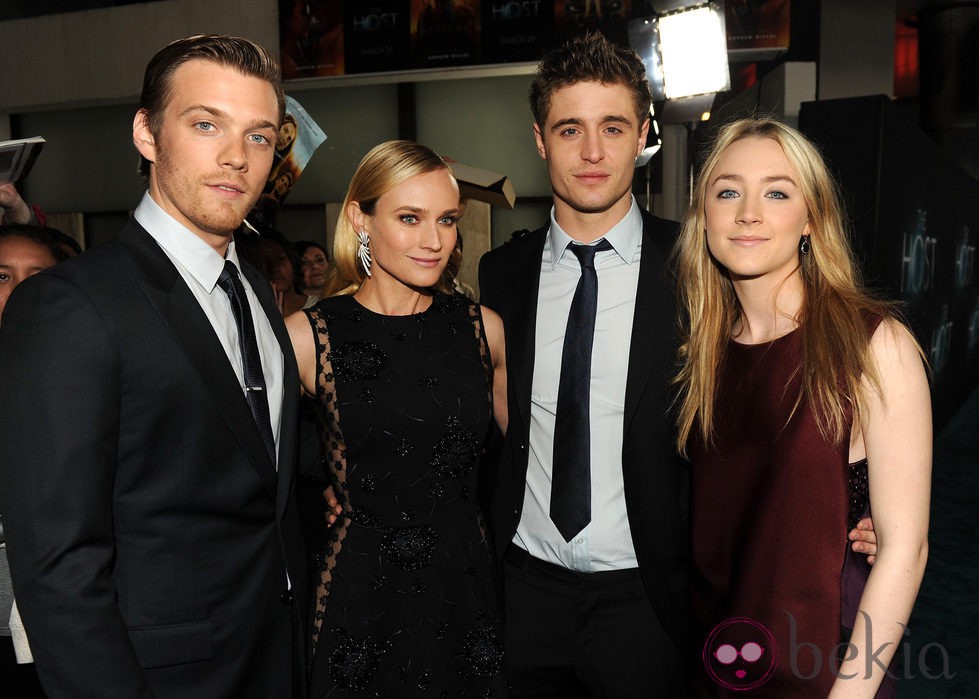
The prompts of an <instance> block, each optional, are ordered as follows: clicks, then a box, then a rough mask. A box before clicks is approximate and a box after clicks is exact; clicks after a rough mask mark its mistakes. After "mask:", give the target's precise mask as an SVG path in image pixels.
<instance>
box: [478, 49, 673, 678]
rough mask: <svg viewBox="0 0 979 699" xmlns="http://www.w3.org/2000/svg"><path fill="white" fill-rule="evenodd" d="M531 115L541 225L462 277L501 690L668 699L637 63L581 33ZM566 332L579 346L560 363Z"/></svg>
mask: <svg viewBox="0 0 979 699" xmlns="http://www.w3.org/2000/svg"><path fill="white" fill-rule="evenodd" d="M530 97H531V106H532V109H533V111H534V119H535V124H534V132H535V136H536V141H537V149H538V152H539V154H540V156H541V157H542V158H543V159H544V160H545V161H546V162H547V167H548V172H549V176H550V180H551V186H552V189H553V194H554V207H553V209H552V213H551V220H550V223H549V225H547V226H545V227H543V228H541V229H539V230H537V231H534V232H532V233H530V234H529V235H526V236H524V237H522V238H518V239H515V240H513V241H511V242H510V243H508V244H506V245H503V246H502V247H500V248H498V249H496V250H493V251H491V252H489V253H487V254H486V255H484V256H483V259H482V261H481V263H480V270H479V280H480V288H481V302H482V303H484V304H485V305H486V306H488V307H489V308H492V309H493V310H495V311H497V312H498V313H499V314H500V315H501V316H502V318H503V322H504V325H505V328H506V347H507V350H506V351H507V365H508V380H509V389H508V391H509V399H508V407H509V427H508V430H507V434H506V437H505V440H504V442H503V445H502V452H503V453H502V461H501V464H500V466H499V469H498V472H497V474H496V476H495V478H494V479H492V481H491V483H492V488H491V490H492V493H491V496H490V501H491V504H490V506H489V511H490V525H491V529H492V533H493V536H494V542H495V545H496V552H497V555H498V558H499V560H501V561H502V567H503V578H504V594H505V600H506V642H505V646H506V664H507V674H508V679H509V680H510V682H511V685H512V687H513V690H514V694H515V695H516V696H528V697H529V696H533V697H541V696H554V697H558V696H560V697H579V696H614V697H633V696H643V697H648V696H663V697H677V696H682V695H683V694H684V693H685V692H686V682H685V679H684V676H685V674H686V672H685V667H684V662H683V661H684V657H683V656H684V653H683V650H682V649H683V648H684V647H685V643H686V640H685V636H686V631H685V624H686V613H687V612H686V610H687V578H686V572H687V571H686V569H687V558H688V554H687V548H688V539H687V533H686V528H685V523H684V519H685V515H684V508H685V506H686V473H685V470H684V468H683V466H682V465H681V463H680V462H679V461H678V459H677V457H676V455H675V449H674V446H673V421H672V419H671V418H670V416H669V415H668V412H669V395H668V387H669V379H670V373H671V369H672V366H673V363H672V361H673V352H674V344H673V327H674V322H673V318H674V295H673V288H672V283H671V280H670V276H669V274H668V257H669V250H670V247H671V245H672V241H673V236H674V232H675V224H673V223H670V222H667V221H663V220H661V219H657V218H655V217H653V216H651V215H650V214H649V213H647V212H646V211H643V210H642V209H640V208H639V206H638V205H637V203H636V201H635V199H634V198H633V197H632V179H633V169H634V164H635V160H636V157H637V156H638V154H639V153H640V151H642V149H643V147H644V146H645V142H646V133H647V130H648V128H649V105H650V93H649V87H648V84H647V82H646V78H645V71H644V68H643V64H642V61H641V60H640V58H639V56H638V55H637V54H636V53H635V52H633V51H630V50H627V49H622V48H619V47H616V46H614V45H612V44H611V43H610V42H608V41H607V40H606V39H604V38H603V37H602V36H601V35H598V34H592V35H589V36H586V37H583V38H578V39H574V40H572V41H570V42H569V43H568V44H566V45H565V46H563V47H562V48H560V49H558V50H557V51H555V52H552V53H550V54H548V55H547V56H545V58H544V60H543V62H542V63H541V65H540V66H539V69H538V73H537V77H536V79H535V80H534V83H533V86H532V87H531V95H530ZM602 241H607V243H605V242H602ZM588 246H591V247H592V248H593V250H592V251H590V252H589V253H588V254H587V255H585V253H583V252H582V249H583V248H585V247H588ZM606 246H608V247H607V249H606ZM592 258H593V260H594V261H593V262H590V261H589V262H588V263H585V262H584V261H581V262H579V259H581V260H585V259H588V260H591V259H592ZM592 265H593V267H594V271H590V270H589V269H587V268H590V267H591V266H592ZM589 273H590V274H591V278H592V281H591V282H586V277H587V276H588V274H589ZM596 282H597V305H595V306H594V307H593V309H592V310H591V311H590V312H586V313H585V314H584V316H582V315H580V311H579V310H576V309H577V308H578V307H579V296H580V297H581V298H582V299H584V298H587V297H588V296H589V293H590V294H591V296H592V298H593V299H594V296H595V288H594V284H595V283H596ZM589 283H590V284H591V285H592V286H591V289H592V290H591V292H588V291H585V289H587V288H588V284H589ZM586 305H587V304H585V303H584V302H583V303H582V306H586ZM589 313H590V316H589ZM581 317H587V318H588V320H587V322H585V323H584V325H582V324H581V321H580V318H581ZM592 323H593V326H592V325H591V324H592ZM581 327H585V328H586V330H585V331H584V334H583V335H582V334H581V332H582V331H581ZM572 333H576V334H577V335H575V336H576V337H579V338H586V341H582V339H578V340H574V341H572V342H569V343H568V344H565V342H566V339H567V338H568V337H569V336H572ZM589 345H592V347H591V348H590V349H591V360H590V361H591V368H590V371H589V369H588V363H587V362H588V359H587V355H588V352H587V351H585V352H584V354H582V348H583V347H584V349H585V350H587V349H589V347H588V346H589ZM583 356H584V358H585V363H584V364H582V363H581V362H582V357H583ZM563 366H566V367H572V368H574V370H573V371H571V370H570V369H568V370H565V369H562V367H563ZM581 376H584V377H585V380H584V382H581V381H579V380H577V379H580V378H581ZM589 377H590V380H589ZM576 381H577V382H576ZM575 415H577V417H575ZM569 416H570V417H569ZM576 419H577V420H580V422H578V423H576V422H575V420H576ZM582 455H584V456H585V461H584V463H583V464H582V462H581V456H582ZM589 457H590V458H589ZM582 468H583V469H584V471H583V477H584V481H582V480H581V477H582V471H581V469H582ZM575 478H578V480H575ZM569 496H570V502H569ZM569 512H570V513H571V515H572V516H571V523H567V522H566V521H565V520H566V518H567V516H568V513H569Z"/></svg>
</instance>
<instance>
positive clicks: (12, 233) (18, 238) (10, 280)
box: [0, 224, 69, 322]
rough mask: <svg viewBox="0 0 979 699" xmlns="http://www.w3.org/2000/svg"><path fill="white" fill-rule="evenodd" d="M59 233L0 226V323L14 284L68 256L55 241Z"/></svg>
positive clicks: (57, 239)
mask: <svg viewBox="0 0 979 699" xmlns="http://www.w3.org/2000/svg"><path fill="white" fill-rule="evenodd" d="M61 236H64V234H63V233H61V231H56V230H54V229H53V228H41V227H39V226H28V225H21V224H8V225H5V226H0V322H2V316H3V309H4V307H5V306H6V305H7V299H8V298H10V292H12V291H13V290H14V288H15V287H16V286H17V285H18V284H20V283H21V282H22V281H24V280H25V279H27V278H28V277H31V276H33V275H35V274H37V273H38V272H40V271H41V270H44V269H47V268H48V267H53V266H54V265H55V264H57V263H58V262H60V261H61V260H65V259H67V258H68V257H69V256H68V255H67V254H66V253H65V251H64V250H63V249H62V247H61V246H60V245H59V243H58V242H57V241H59V240H60V239H61ZM64 237H67V236H64Z"/></svg>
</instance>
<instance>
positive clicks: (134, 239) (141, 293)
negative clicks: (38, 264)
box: [0, 36, 306, 699]
mask: <svg viewBox="0 0 979 699" xmlns="http://www.w3.org/2000/svg"><path fill="white" fill-rule="evenodd" d="M283 108H284V95H283V92H282V88H281V84H280V82H279V68H278V65H277V64H276V61H275V59H274V58H273V57H272V56H271V55H270V54H269V53H268V52H267V51H265V49H263V48H262V47H260V46H258V45H256V44H254V43H253V42H251V41H248V40H246V39H240V38H236V37H228V36H198V37H190V38H187V39H182V40H179V41H176V42H174V43H172V44H170V45H168V46H166V47H164V48H163V49H161V50H160V51H159V52H158V53H157V54H156V55H155V56H154V57H153V59H152V60H151V61H150V63H149V65H148V66H147V69H146V75H145V79H144V84H143V91H142V95H141V99H140V109H139V111H138V112H137V114H136V117H135V120H134V123H133V141H134V144H135V146H136V148H137V150H138V151H139V154H140V156H141V172H142V173H143V174H144V176H145V177H146V178H147V182H148V189H149V191H148V192H147V194H146V195H145V196H144V198H143V200H142V201H141V202H140V204H139V206H138V207H137V208H136V210H135V213H134V217H133V219H132V220H130V221H129V222H128V223H127V225H126V226H125V228H124V229H123V230H122V232H121V233H120V235H119V237H118V239H117V240H115V241H113V242H111V243H109V244H107V245H105V246H103V247H101V248H99V249H97V250H94V251H91V252H89V253H87V254H85V255H82V256H80V257H78V258H76V259H73V260H71V261H69V263H67V264H65V265H63V266H59V267H57V268H55V269H52V270H51V271H50V272H46V273H42V274H39V275H37V276H35V277H33V278H31V279H29V280H27V281H26V282H25V283H24V284H22V285H20V286H19V287H18V288H17V289H16V291H15V292H14V294H13V295H12V297H11V299H10V302H9V304H8V305H7V308H6V310H5V312H4V322H3V326H2V330H0V404H2V405H4V406H7V408H8V409H7V410H5V413H4V417H3V420H2V421H0V444H2V445H3V462H2V467H0V504H2V508H3V509H2V512H3V518H4V519H3V522H4V531H5V534H6V538H7V543H8V554H9V558H10V567H11V571H12V576H13V582H14V591H15V594H16V596H17V601H18V605H19V607H20V611H21V614H22V617H23V620H24V623H25V626H26V629H27V633H28V636H29V639H30V642H31V646H32V650H33V653H34V657H35V660H36V662H37V669H38V673H39V675H40V677H41V680H42V683H43V685H44V687H45V690H46V691H47V693H48V695H49V696H50V697H82V696H85V697H100V699H105V698H108V697H120V698H122V697H125V698H126V699H133V698H136V697H158V698H159V697H174V698H176V697H179V698H180V699H188V698H193V697H200V698H201V699H217V698H218V697H236V698H240V697H256V698H258V697H261V698H263V699H268V698H270V697H275V698H280V697H283V698H286V697H291V696H299V695H300V692H301V682H300V681H299V680H298V678H300V677H301V676H302V670H301V667H302V658H303V650H302V648H303V646H302V638H303V623H302V620H303V617H304V609H305V603H306V592H305V584H304V583H305V572H304V568H303V553H302V539H301V536H300V533H299V528H298V518H297V516H296V511H295V484H294V478H295V466H294V463H295V444H296V434H295V431H296V411H297V401H296V400H295V398H296V396H297V395H298V380H297V372H296V366H295V360H294V357H293V354H292V349H291V347H290V344H289V339H288V336H287V335H286V331H285V327H284V325H283V323H282V319H281V317H280V316H279V313H278V311H277V310H276V306H275V301H274V298H273V296H272V294H271V291H270V288H269V286H268V284H267V283H264V282H263V281H262V280H261V278H260V277H259V275H258V274H257V272H256V271H255V270H254V269H253V268H252V267H250V266H248V265H246V264H243V263H242V262H241V261H240V260H239V259H238V256H237V254H236V252H235V247H234V242H233V238H232V233H233V232H234V231H235V229H237V228H238V227H239V226H240V225H241V223H242V220H243V218H244V216H245V215H246V214H247V213H248V211H249V210H250V209H251V207H252V205H253V204H254V203H255V201H256V199H257V198H258V196H259V194H260V193H261V191H262V187H263V185H264V184H265V180H266V177H267V175H268V172H269V169H270V167H271V165H272V154H273V152H274V150H275V141H276V133H277V129H278V126H279V123H280V122H281V119H282V115H283Z"/></svg>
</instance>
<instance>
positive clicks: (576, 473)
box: [551, 239, 612, 541]
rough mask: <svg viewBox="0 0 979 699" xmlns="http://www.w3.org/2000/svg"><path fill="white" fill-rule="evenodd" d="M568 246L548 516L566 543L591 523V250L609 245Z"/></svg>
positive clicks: (594, 284)
mask: <svg viewBox="0 0 979 699" xmlns="http://www.w3.org/2000/svg"><path fill="white" fill-rule="evenodd" d="M569 248H570V249H571V252H573V253H574V254H575V256H576V257H577V258H578V262H580V263H581V278H580V279H579V280H578V287H577V288H576V289H575V292H574V298H573V299H572V301H571V310H570V312H569V313H568V329H567V331H566V332H565V334H564V351H563V353H562V355H561V380H560V382H559V384H558V393H557V415H556V418H555V424H554V457H553V461H552V464H551V520H553V522H554V524H555V525H556V526H557V529H558V531H559V532H561V536H563V537H564V540H565V541H571V539H572V538H574V536H575V535H576V534H578V532H580V531H581V530H582V529H584V528H585V527H587V526H588V523H589V522H590V521H591V429H590V426H589V422H588V416H589V409H588V403H589V396H590V391H591V349H592V345H593V344H594V341H595V311H596V308H597V306H598V275H597V274H596V273H595V253H596V252H598V251H600V250H610V249H611V248H612V245H611V243H609V242H608V241H607V240H605V239H602V240H600V241H599V242H598V244H597V245H575V244H571V245H570V246H569Z"/></svg>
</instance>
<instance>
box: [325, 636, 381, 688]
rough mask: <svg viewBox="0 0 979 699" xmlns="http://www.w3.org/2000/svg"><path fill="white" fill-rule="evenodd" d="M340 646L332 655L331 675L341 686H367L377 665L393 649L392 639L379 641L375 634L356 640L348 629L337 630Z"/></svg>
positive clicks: (375, 672)
mask: <svg viewBox="0 0 979 699" xmlns="http://www.w3.org/2000/svg"><path fill="white" fill-rule="evenodd" d="M335 633H336V635H337V639H338V642H337V646H336V648H334V649H333V652H332V653H331V654H330V678H331V679H332V680H333V681H334V682H336V684H337V686H338V687H340V689H343V690H346V691H354V692H356V691H360V690H362V689H365V688H366V687H367V686H368V685H369V684H370V682H371V680H373V679H374V675H375V674H377V666H378V665H379V664H380V662H381V659H382V658H383V657H384V655H385V654H386V653H387V652H388V650H390V648H391V642H390V641H380V642H378V641H376V640H374V638H373V637H372V636H365V637H364V638H361V639H356V638H353V637H352V636H350V634H348V633H347V630H346V629H343V628H337V629H335Z"/></svg>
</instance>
